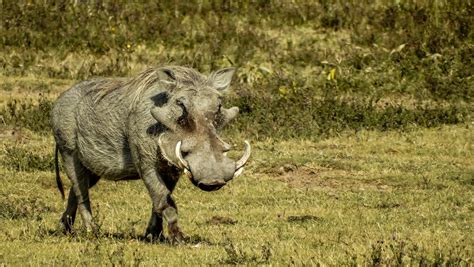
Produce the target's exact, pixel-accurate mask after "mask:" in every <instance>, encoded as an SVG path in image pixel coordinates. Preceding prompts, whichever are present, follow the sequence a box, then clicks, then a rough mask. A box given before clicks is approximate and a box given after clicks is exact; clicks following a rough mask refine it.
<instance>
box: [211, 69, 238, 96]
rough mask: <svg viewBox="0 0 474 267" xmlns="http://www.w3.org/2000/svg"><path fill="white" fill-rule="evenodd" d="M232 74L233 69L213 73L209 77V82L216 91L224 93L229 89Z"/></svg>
mask: <svg viewBox="0 0 474 267" xmlns="http://www.w3.org/2000/svg"><path fill="white" fill-rule="evenodd" d="M234 72H235V68H225V69H221V70H218V71H215V72H213V73H212V74H211V75H210V76H209V81H210V82H211V84H212V85H213V86H214V88H216V89H217V90H219V91H225V90H226V89H227V88H229V85H230V82H231V81H232V76H233V75H234Z"/></svg>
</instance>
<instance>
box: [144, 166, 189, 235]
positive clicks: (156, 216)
mask: <svg viewBox="0 0 474 267" xmlns="http://www.w3.org/2000/svg"><path fill="white" fill-rule="evenodd" d="M142 176H143V177H142V179H143V181H144V183H145V185H146V187H147V189H148V192H149V193H150V197H151V200H152V202H153V210H152V215H151V218H150V221H149V223H148V227H147V230H146V232H145V236H147V235H148V234H151V235H152V238H154V239H155V238H157V239H163V237H162V236H163V227H162V222H163V218H164V219H165V220H166V222H167V223H168V231H169V239H170V241H171V242H172V243H174V242H181V241H183V240H184V235H183V233H182V232H181V231H180V229H179V227H178V209H177V207H176V204H175V202H174V201H173V199H172V198H171V191H170V190H169V189H168V187H167V186H166V185H165V183H164V182H163V180H162V179H161V177H160V176H159V175H158V174H157V173H156V171H155V170H154V169H152V170H149V171H147V172H145V173H144V174H143V175H142Z"/></svg>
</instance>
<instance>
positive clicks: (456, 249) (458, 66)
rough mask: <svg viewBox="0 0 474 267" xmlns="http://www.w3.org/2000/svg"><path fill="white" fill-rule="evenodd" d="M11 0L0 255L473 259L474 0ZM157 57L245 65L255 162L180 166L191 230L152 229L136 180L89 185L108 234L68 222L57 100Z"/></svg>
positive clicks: (241, 71)
mask: <svg viewBox="0 0 474 267" xmlns="http://www.w3.org/2000/svg"><path fill="white" fill-rule="evenodd" d="M0 4H1V8H0V19H1V22H0V23H1V24H0V90H1V92H2V94H1V97H0V137H1V138H2V143H3V144H2V148H1V149H2V150H1V151H0V164H1V165H0V171H1V172H2V173H1V175H0V177H1V178H0V179H2V180H1V182H2V189H1V190H0V204H1V205H0V207H1V210H0V224H1V225H2V227H1V228H2V229H3V231H2V232H1V233H0V240H2V245H0V263H2V262H5V263H7V264H8V263H14V264H15V263H16V264H20V263H23V262H24V261H29V262H30V263H33V264H38V263H40V262H41V263H50V262H51V261H52V262H54V263H56V264H66V263H75V264H81V263H86V264H87V263H98V264H101V263H102V264H103V263H110V264H127V265H130V264H137V265H139V264H152V263H156V262H175V263H178V262H179V263H207V264H222V263H227V264H257V263H264V264H265V263H284V264H291V263H293V264H297V265H302V264H308V265H309V264H315V263H323V264H341V263H359V264H362V263H366V264H373V265H379V264H390V265H395V264H401V263H417V264H450V263H453V264H459V263H464V264H472V258H473V253H472V247H473V246H474V242H473V239H472V237H471V236H473V234H472V226H470V225H471V224H472V221H473V220H474V219H473V202H472V201H473V195H472V192H473V191H472V189H473V188H472V186H473V184H474V182H473V178H472V177H474V169H473V164H472V161H471V160H469V159H470V158H472V157H473V154H474V153H473V146H472V140H473V134H472V133H471V132H472V129H471V128H472V114H473V106H474V105H473V95H474V78H473V74H474V62H473V60H474V38H473V37H474V36H473V30H472V25H474V12H473V11H474V4H473V3H472V1H445V0H437V1H399V0H393V1H391V0H380V1H365V0H364V1H339V0H335V1H325V0H319V1H303V0H301V1H300V0H295V1H287V0H283V1H232V0H228V1H224V0H223V1H206V0H200V1H198V0H195V1H143V2H134V3H130V2H129V1H108V0H103V1H23V0H22V1H0ZM162 64H179V65H187V66H191V67H194V68H196V69H198V70H200V71H202V72H206V73H208V72H210V71H212V70H215V69H218V68H222V67H227V66H236V67H238V72H237V77H236V78H235V79H234V81H233V92H232V93H230V94H229V96H228V105H237V106H239V107H240V109H241V116H240V117H239V119H238V120H237V121H236V122H235V123H234V124H232V125H231V126H230V127H229V128H228V129H226V133H225V134H224V135H225V136H227V137H228V138H229V139H232V140H233V141H234V142H235V143H239V142H240V140H242V139H250V140H252V143H253V145H254V150H255V153H254V156H253V159H252V163H251V164H250V166H249V170H248V171H247V173H246V174H245V175H244V177H243V178H242V179H241V180H239V181H235V182H233V183H232V184H231V185H229V186H228V187H226V188H224V189H222V191H220V192H217V193H212V194H205V193H201V192H197V191H196V190H195V189H193V188H191V186H190V185H189V184H188V183H186V182H183V183H180V186H179V188H181V189H179V190H178V192H176V195H177V198H178V205H180V207H182V209H181V214H182V222H183V227H184V229H185V230H186V231H187V232H189V233H190V234H192V233H195V235H193V241H192V242H190V244H183V245H180V246H178V247H170V246H168V245H166V244H150V243H147V242H144V241H143V240H140V238H139V237H138V236H139V235H138V234H137V232H139V233H141V231H142V230H143V229H144V228H145V224H146V219H147V216H148V209H149V202H148V200H147V195H146V192H145V190H144V188H143V186H142V185H141V184H140V183H139V182H137V183H125V184H120V185H119V184H117V185H115V184H110V183H103V184H99V186H98V187H97V188H96V189H94V190H95V195H93V197H92V199H93V203H99V204H100V207H99V206H96V207H95V210H96V211H100V212H102V213H100V214H99V215H97V216H98V219H100V220H101V222H102V223H103V227H102V229H103V234H102V236H100V237H99V238H97V239H95V238H91V237H87V236H86V235H84V234H81V233H78V234H77V235H75V236H72V237H67V236H63V235H62V234H60V233H58V232H57V226H56V221H57V218H59V214H60V213H61V212H62V209H63V208H62V203H60V202H59V201H58V197H57V195H56V193H53V192H54V191H55V188H54V184H53V175H52V173H51V171H52V161H51V159H52V147H53V140H52V138H51V136H50V129H49V110H50V109H51V106H52V103H53V101H54V99H55V98H56V97H57V96H58V94H59V93H60V92H62V91H64V90H65V89H67V88H68V87H69V86H71V85H72V84H74V83H75V82H77V81H79V80H83V79H87V78H91V77H97V76H132V75H135V74H137V73H138V72H140V71H141V70H144V69H145V68H147V67H150V66H156V65H162ZM447 125H451V126H447ZM94 190H93V191H94ZM104 194H110V196H113V197H111V198H109V200H107V199H104V198H103V197H100V196H103V195H104ZM127 199H134V200H135V199H136V200H139V201H133V202H136V203H130V201H127ZM99 204H98V205H99ZM262 206H264V207H266V208H265V210H263V209H262ZM101 216H102V217H101ZM213 216H214V217H213ZM221 234H225V235H224V236H222V235H221ZM58 244H61V245H58ZM78 251H80V252H81V254H84V255H89V257H88V258H87V259H83V258H80V257H79V256H77V252H78ZM52 252H54V253H56V255H55V256H54V257H52V255H51V253H52ZM165 258H166V259H165Z"/></svg>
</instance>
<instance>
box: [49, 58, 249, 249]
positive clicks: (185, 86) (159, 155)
mask: <svg viewBox="0 0 474 267" xmlns="http://www.w3.org/2000/svg"><path fill="white" fill-rule="evenodd" d="M233 74H234V68H226V69H222V70H219V71H216V72H214V73H212V74H211V75H209V76H208V77H206V76H204V75H202V74H201V73H199V72H197V71H195V70H193V69H190V68H185V67H178V66H165V67H158V68H150V69H148V70H146V71H144V72H142V73H140V74H139V75H138V76H136V77H134V78H131V79H96V80H90V81H84V82H81V83H79V84H77V85H75V86H73V87H72V88H70V89H69V90H67V91H65V92H64V93H63V94H62V95H61V96H60V97H59V98H58V100H57V101H56V103H55V105H54V108H53V110H52V127H53V132H54V138H55V141H56V153H55V162H56V181H57V184H58V188H59V189H60V192H61V194H62V196H63V198H64V189H63V184H62V181H61V178H60V176H59V167H58V151H59V153H61V156H62V162H63V167H64V170H65V172H66V174H67V176H68V177H69V179H70V180H71V184H72V188H71V190H70V191H69V197H68V201H67V208H66V211H65V212H64V214H63V215H62V217H61V223H62V225H63V226H64V229H65V231H67V232H68V231H71V230H72V226H73V224H74V220H75V216H76V211H77V208H79V212H80V214H81V217H82V220H83V222H84V224H85V226H86V228H87V229H88V230H90V231H94V230H96V228H97V226H96V224H95V223H94V220H93V218H92V213H91V205H90V201H89V188H90V187H92V186H93V185H95V184H96V183H97V181H98V180H99V179H100V178H101V177H104V178H106V179H108V180H113V181H118V180H131V179H142V180H143V182H144V183H145V186H146V188H147V189H148V192H149V194H150V197H151V200H152V204H153V205H152V212H151V218H150V220H149V223H148V226H147V229H146V232H145V236H149V235H151V237H152V238H153V239H159V240H163V239H164V237H163V225H162V224H163V218H164V219H165V220H166V222H167V223H168V231H169V238H170V240H171V241H180V240H182V239H183V234H182V232H181V231H180V229H179V227H178V212H177V208H176V204H175V202H174V201H173V198H172V197H171V193H172V192H173V189H174V187H175V185H176V183H177V181H178V179H179V177H180V175H181V173H182V172H184V173H186V174H187V175H188V177H189V178H190V180H191V181H192V183H193V184H194V185H195V186H197V187H199V188H200V189H202V190H205V191H212V190H217V189H219V188H221V187H222V186H224V185H225V184H226V183H227V182H228V181H230V180H231V179H232V178H234V177H236V176H237V175H239V174H240V173H241V172H242V170H243V166H244V165H245V163H246V162H247V160H248V158H249V156H250V144H249V143H248V142H247V141H245V151H244V154H243V156H242V157H241V158H240V159H239V160H237V161H234V160H232V159H230V158H228V157H227V156H226V152H227V151H229V150H230V148H231V146H230V145H229V144H228V143H226V142H224V141H223V140H222V139H221V138H220V137H219V135H218V131H219V129H221V128H222V127H224V126H225V125H226V124H227V123H228V122H229V121H230V120H232V119H233V118H234V117H235V116H236V115H237V114H238V112H239V109H238V108H237V107H232V108H230V109H225V108H223V107H222V104H221V103H222V93H223V92H224V91H226V90H227V89H228V87H229V85H230V82H231V79H232V76H233Z"/></svg>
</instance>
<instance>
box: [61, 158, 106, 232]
mask: <svg viewBox="0 0 474 267" xmlns="http://www.w3.org/2000/svg"><path fill="white" fill-rule="evenodd" d="M61 155H62V159H63V166H64V169H65V171H66V174H67V176H68V177H69V179H70V180H71V183H72V188H71V191H70V192H69V198H68V204H67V208H66V211H65V212H64V214H63V216H62V217H61V222H62V223H63V225H64V229H65V231H71V230H72V225H73V223H74V220H75V217H76V211H77V208H79V212H80V214H81V217H82V220H83V222H84V225H85V227H86V229H87V230H88V231H90V230H92V231H93V232H95V231H96V230H97V227H96V225H95V223H94V221H93V218H92V210H91V205H90V201H89V187H91V186H93V185H94V184H96V183H97V181H98V180H99V177H98V176H97V175H95V174H93V173H92V172H91V171H89V170H88V169H87V168H86V167H84V166H83V165H82V163H81V162H80V161H79V159H78V158H77V156H76V155H75V154H70V153H68V152H63V151H61Z"/></svg>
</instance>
